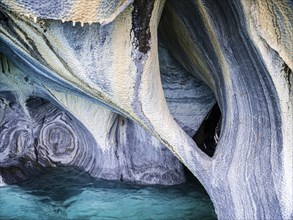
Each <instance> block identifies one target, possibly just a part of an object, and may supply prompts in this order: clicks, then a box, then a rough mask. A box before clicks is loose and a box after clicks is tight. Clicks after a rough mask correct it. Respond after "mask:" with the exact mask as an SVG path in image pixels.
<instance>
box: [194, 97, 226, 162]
mask: <svg viewBox="0 0 293 220" xmlns="http://www.w3.org/2000/svg"><path fill="white" fill-rule="evenodd" d="M221 123H222V114H221V110H220V108H219V106H218V104H217V103H216V104H215V105H214V106H213V108H212V109H211V110H210V112H209V113H208V114H207V116H206V117H205V119H204V120H203V122H202V123H201V125H200V127H199V129H198V130H197V132H196V134H195V135H194V136H193V140H194V141H195V143H196V144H197V146H198V147H199V148H200V149H201V150H202V151H203V152H204V153H206V154H207V155H208V156H210V157H213V155H214V153H215V150H216V146H217V144H218V142H219V137H220V133H221Z"/></svg>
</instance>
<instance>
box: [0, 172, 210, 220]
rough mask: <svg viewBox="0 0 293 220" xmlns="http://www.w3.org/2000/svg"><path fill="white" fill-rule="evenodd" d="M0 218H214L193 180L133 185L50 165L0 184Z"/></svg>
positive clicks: (199, 187)
mask: <svg viewBox="0 0 293 220" xmlns="http://www.w3.org/2000/svg"><path fill="white" fill-rule="evenodd" d="M0 219H21V220H25V219H28V220H33V219H38V220H39V219H52V220H53V219H54V220H59V219H82V220H83V219H105V220H106V219H133V220H140V219H162V220H163V219H168V220H172V219H180V220H181V219H200V220H202V219H206V220H208V219H216V215H215V213H214V208H213V205H212V203H211V201H210V199H209V197H208V195H207V194H206V193H205V191H204V190H203V188H202V187H201V186H200V185H199V184H197V183H196V182H192V183H191V182H189V183H186V184H181V185H178V186H171V187H159V186H137V185H130V184H126V183H121V182H117V181H105V180H96V179H93V178H91V177H90V176H88V175H87V174H85V173H82V172H80V171H77V170H75V169H64V168H63V169H52V170H49V171H47V172H46V173H43V174H40V175H38V176H36V177H35V178H31V179H30V180H28V181H26V182H24V183H22V184H21V185H9V186H4V187H0Z"/></svg>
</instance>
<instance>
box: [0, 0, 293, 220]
mask: <svg viewBox="0 0 293 220" xmlns="http://www.w3.org/2000/svg"><path fill="white" fill-rule="evenodd" d="M3 2H5V4H6V5H8V4H9V3H10V1H9V2H8V1H1V4H0V11H1V14H0V52H1V53H3V54H4V55H5V57H6V56H7V57H8V59H10V60H11V61H12V62H14V64H15V65H16V66H17V67H18V69H19V70H18V71H15V69H14V70H13V71H7V70H9V68H10V69H11V68H12V66H10V65H7V62H6V64H5V62H2V61H3V59H1V67H2V72H3V74H2V75H0V76H1V80H0V85H1V87H0V89H1V91H2V92H3V93H5V92H10V93H12V94H13V95H14V96H15V100H16V102H15V103H17V106H18V109H21V111H20V110H16V109H15V110H13V111H12V112H13V114H16V115H17V114H18V115H21V116H20V117H22V118H21V120H24V121H26V122H28V123H29V124H30V123H32V125H33V126H32V127H33V134H34V141H33V147H30V146H28V149H29V150H28V152H30V154H29V157H24V159H22V160H21V159H18V160H16V162H15V163H14V165H13V169H10V170H8V169H6V168H5V169H4V167H7V166H6V165H9V164H8V163H6V162H5V164H6V165H5V166H4V165H3V166H2V167H3V169H4V171H5V172H4V171H3V169H2V168H1V169H2V171H1V175H2V176H3V178H4V180H5V181H6V179H5V177H8V176H9V175H10V176H13V175H14V176H16V177H17V178H18V179H21V178H24V177H25V176H27V175H29V172H28V171H30V170H31V171H32V170H33V169H32V168H37V167H38V165H37V164H36V163H35V162H34V161H35V160H34V161H31V160H28V158H38V156H34V155H36V153H34V152H38V151H37V150H38V148H37V147H36V148H35V147H34V146H41V147H40V149H42V148H43V149H44V148H46V147H47V146H49V147H52V149H51V150H50V151H47V150H43V151H42V152H41V154H40V155H42V157H41V158H44V160H43V164H45V165H47V164H48V166H52V165H56V164H58V162H59V159H57V158H56V155H60V156H61V157H59V158H63V159H64V161H65V164H67V165H68V164H74V165H77V166H78V167H81V168H84V169H86V170H87V171H88V172H90V173H91V175H93V176H97V177H102V178H109V179H122V180H126V181H138V182H140V181H142V182H143V183H145V182H146V183H154V182H158V181H161V183H163V184H165V183H167V184H168V183H171V184H173V183H178V182H180V181H183V180H184V175H183V173H182V172H181V170H182V166H181V164H180V163H179V162H178V160H179V161H181V162H182V163H183V164H184V165H185V166H186V167H188V169H189V170H190V171H191V172H192V173H193V174H194V175H195V176H196V177H197V178H198V179H199V180H200V182H201V183H202V184H203V185H204V187H205V188H206V190H207V192H208V193H209V195H210V197H211V199H212V201H213V203H214V206H215V209H216V212H217V215H218V217H219V218H220V219H292V218H293V211H292V207H293V190H292V184H293V178H292V177H293V167H292V163H293V156H292V155H293V154H292V152H293V148H292V139H293V127H292V118H293V115H292V114H293V104H292V103H293V98H292V97H293V96H292V94H293V92H292V91H293V90H292V85H293V75H292V59H291V58H292V40H291V39H292V24H293V19H292V3H291V1H287V0H284V1H273V0H266V1H260V0H259V1H258V0H255V1H247V0H227V1H213V0H197V1H192V0H184V1H176V0H168V1H166V4H165V7H164V3H165V1H164V0H156V1H153V0H145V1H134V2H133V3H132V4H130V3H131V2H130V1H119V2H121V3H122V2H123V4H122V5H124V6H125V7H126V6H127V5H128V3H129V4H130V5H129V6H128V7H126V8H123V7H122V8H119V5H117V4H116V3H117V2H118V1H115V2H112V1H111V2H110V3H113V4H109V5H107V6H109V7H106V8H108V9H110V10H109V12H110V13H109V14H107V13H106V16H108V17H107V19H108V21H112V22H110V23H108V24H106V25H101V24H98V23H95V24H93V25H92V26H89V25H86V26H84V27H82V25H80V26H78V27H73V26H74V25H75V20H74V21H72V23H69V22H67V23H65V24H63V23H62V21H60V20H58V19H59V17H58V16H59V15H58V12H57V11H54V9H56V8H58V7H54V6H52V8H51V7H50V8H51V10H52V12H53V15H52V16H55V18H56V19H57V20H48V19H40V20H39V22H34V21H35V20H36V17H33V18H32V17H31V16H30V14H29V15H28V16H23V15H21V14H19V13H20V11H19V10H18V8H17V7H10V8H7V7H3V5H5V4H3ZM7 2H8V3H7ZM15 2H22V1H18V0H17V1H16V0H15V1H12V2H11V4H12V6H13V3H15ZM66 2H67V4H66ZM72 2H73V1H65V5H66V7H68V8H71V6H72V5H71V3H72ZM82 2H83V1H74V3H82ZM99 2H104V1H95V3H99ZM107 3H109V2H107ZM124 3H125V4H124ZM35 4H36V5H35ZM104 6H105V5H104ZM34 7H38V3H37V2H35V1H34ZM66 7H65V9H66ZM68 8H67V9H68ZM79 8H81V9H82V10H81V11H79V10H77V11H76V14H77V15H78V16H81V18H77V19H79V21H81V22H86V19H88V17H87V16H92V15H93V13H92V12H93V11H95V9H96V8H95V7H94V9H93V10H88V8H87V7H86V6H85V5H84V4H80V6H79V7H78V9H79ZM102 8H103V7H102ZM24 9H27V10H29V9H30V8H27V7H26V6H25V7H24ZM104 9H105V8H104ZM112 9H113V10H114V12H113V10H112ZM116 9H117V10H116ZM120 9H121V10H120ZM33 11H34V10H33ZM83 12H85V13H83ZM112 12H113V13H112ZM116 12H117V13H116ZM120 12H121V13H120ZM31 13H35V12H31ZM54 13H55V14H54ZM103 14H104V10H103V11H102V12H101V13H100V15H101V16H102V15H103ZM118 14H119V15H118ZM112 15H114V16H112ZM78 16H77V17H78ZM45 18H46V17H45ZM160 18H161V21H160V25H159V20H160ZM83 19H85V20H83ZM107 19H106V20H107ZM112 19H114V20H112ZM89 20H91V19H89ZM102 20H103V19H102ZM106 20H104V21H106ZM106 23H107V22H106ZM158 29H159V32H160V34H161V36H162V41H163V43H164V45H165V46H166V48H167V49H168V51H169V52H170V53H171V54H172V55H173V56H174V57H175V59H176V60H177V61H178V62H179V63H180V64H181V65H182V67H183V68H184V69H185V70H182V68H181V67H180V68H178V64H176V65H173V64H172V65H169V61H170V62H171V63H174V62H173V61H171V60H170V59H169V58H168V59H167V60H165V59H164V58H165V55H164V54H165V52H164V50H161V52H160V54H161V55H160V54H159V47H158ZM159 56H161V67H160V60H159ZM164 63H165V64H164ZM164 65H166V66H164ZM9 72H10V73H12V74H8V73H9ZM160 72H162V74H160ZM186 80H187V81H186ZM208 87H209V88H208ZM164 89H165V90H164ZM175 91H176V92H175ZM201 91H203V92H202V93H201ZM212 93H213V94H212ZM30 96H33V97H42V98H45V99H46V100H48V101H50V103H51V104H52V105H51V104H50V105H51V107H50V108H52V111H53V112H54V110H53V108H56V107H58V109H59V110H60V111H61V112H63V113H61V112H59V110H58V111H57V110H56V112H55V113H54V114H55V115H54V114H52V115H50V117H49V118H48V120H49V121H50V120H53V121H54V120H56V121H55V122H54V124H56V125H58V126H59V130H58V129H57V130H52V129H50V128H52V127H50V126H51V125H50V123H49V124H46V123H47V122H45V121H42V120H41V119H42V118H43V117H40V118H39V117H38V115H43V116H45V115H46V114H47V112H43V113H38V112H35V114H32V113H31V112H32V110H28V109H27V107H26V104H25V102H26V100H27V98H28V97H30ZM6 100H9V99H6ZM11 100H12V99H11ZM182 100H184V101H182ZM215 100H216V101H217V103H218V106H219V108H220V110H221V112H222V121H221V135H220V137H219V139H218V145H217V146H216V151H215V153H214V154H213V156H212V157H209V156H208V155H206V154H205V153H204V152H203V151H201V150H200V148H198V146H197V145H196V143H195V142H194V141H193V139H192V138H191V136H192V135H193V134H194V132H196V130H197V128H198V126H199V124H200V123H201V121H202V120H203V118H204V115H205V113H206V112H208V111H209V110H210V107H211V106H212V105H213V104H214V103H215ZM9 101H10V100H9ZM181 101H182V102H181ZM186 102H189V103H186ZM1 106H3V103H2V104H1ZM53 106H55V107H53ZM81 106H83V107H84V106H86V107H87V108H86V109H81V108H80V107H81ZM195 106H198V107H195ZM3 109H4V108H2V107H1V110H2V111H3ZM9 111H10V110H9ZM17 111H19V113H17ZM7 112H8V110H7V109H6V108H5V113H1V114H0V116H1V117H2V119H3V118H7V117H8V115H9V114H8V113H7ZM48 112H50V111H49V109H48ZM65 112H66V113H68V115H69V116H68V115H67V116H68V117H69V118H74V120H73V121H70V120H69V118H68V117H67V116H66V114H65ZM64 114H65V115H64ZM57 115H59V116H60V117H57ZM72 116H74V117H72ZM9 118H11V117H9ZM16 118H19V117H16ZM33 118H34V119H35V118H38V120H37V121H38V123H39V124H38V123H36V122H35V121H34V120H32V119H33ZM45 118H46V117H45ZM4 120H5V119H4ZM49 121H48V122H49ZM69 121H70V122H69ZM193 121H195V122H194V123H193ZM34 123H36V124H34ZM78 123H80V125H78V126H77V124H78ZM69 124H70V125H69ZM46 126H47V127H46ZM60 126H62V128H61V127H60ZM77 127H79V128H78V129H81V130H78V129H77ZM35 128H38V129H35ZM42 128H44V130H43V131H44V132H45V133H46V132H47V133H46V134H48V135H43V136H42V135H39V134H41V133H40V132H39V131H40V130H41V129H42ZM3 129H4V127H3ZM29 129H31V128H29ZM75 129H77V130H75ZM20 130H21V129H20ZM20 130H19V131H20ZM24 130H25V129H24ZM24 130H21V131H24ZM50 130H51V131H50ZM7 131H8V130H7ZM70 131H77V134H76V135H75V136H76V137H75V138H73V137H72V136H71V135H68V136H67V137H68V138H65V139H62V140H61V139H59V135H61V133H62V132H63V133H64V134H65V133H66V134H69V133H70ZM10 134H13V135H16V136H17V135H19V134H21V135H20V136H19V137H20V139H19V140H20V141H19V142H15V143H17V144H19V145H23V144H24V145H23V146H25V147H26V145H27V144H28V143H31V142H29V141H25V140H26V139H25V137H26V135H23V133H17V132H16V133H15V134H14V133H13V132H12V133H10ZM2 135H5V134H2ZM29 135H30V132H28V136H29ZM36 137H37V139H38V138H39V137H42V138H46V137H51V138H52V139H50V140H43V141H40V142H39V141H36V140H35V138H36ZM5 138H7V137H5ZM9 140H10V139H9ZM75 140H77V142H76V141H75ZM11 141H12V139H11ZM79 141H81V142H84V141H85V142H86V143H88V142H89V145H87V146H85V147H84V151H83V150H82V148H81V149H79V148H80V147H79V148H78V149H77V150H76V151H71V150H70V149H73V148H72V147H66V146H68V145H67V143H69V142H70V143H72V144H73V143H78V144H77V145H79V146H80V144H81V142H79ZM158 141H159V142H160V144H158ZM12 142H13V141H12ZM128 144H129V145H128ZM57 145H60V146H61V147H62V149H60V150H57V149H54V146H57ZM163 145H164V146H166V147H167V148H168V149H169V150H170V151H171V152H172V154H173V156H171V154H170V152H168V153H167V154H164V155H163V156H162V154H163V152H164V151H165V150H166V149H165V148H162V146H163ZM12 146H13V145H12ZM130 148H131V149H132V150H131V151H128V149H130ZM14 149H15V148H14ZM20 149H22V148H20ZM66 149H68V150H66ZM74 149H75V148H74ZM151 149H152V150H151ZM4 150H5V149H3V150H2V152H4ZM79 150H80V151H82V152H80V151H79ZM21 151H22V150H21ZM5 152H7V151H5ZM25 152H26V151H25ZM71 152H76V155H82V156H81V157H82V158H81V160H79V159H78V157H74V156H73V155H71V154H70V153H71ZM91 152H96V153H95V154H92V153H91ZM132 152H133V154H132ZM144 152H146V154H144ZM31 153H33V155H31ZM5 154H6V153H5ZM3 155H4V154H3ZM93 155H95V156H97V157H93ZM175 156H176V157H177V158H178V160H177V159H175ZM3 157H5V158H6V156H3ZM50 157H51V159H50ZM161 158H163V162H162V161H161ZM51 160H52V161H53V162H51ZM70 160H71V161H70ZM13 161H15V160H13ZM69 161H70V162H69ZM87 161H90V162H87ZM142 161H144V162H142ZM20 163H23V164H25V166H20ZM150 164H153V166H150ZM42 166H43V165H42ZM10 167H11V166H10ZM17 167H21V171H22V172H19V169H16V168H17ZM180 168H181V169H180ZM26 171H27V172H26ZM12 174H13V175H12ZM174 175H175V176H174ZM152 180H154V182H152ZM172 181H174V182H172ZM247 204H249V205H247Z"/></svg>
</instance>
